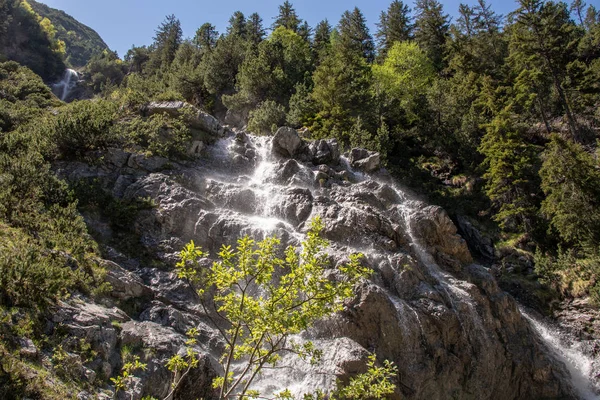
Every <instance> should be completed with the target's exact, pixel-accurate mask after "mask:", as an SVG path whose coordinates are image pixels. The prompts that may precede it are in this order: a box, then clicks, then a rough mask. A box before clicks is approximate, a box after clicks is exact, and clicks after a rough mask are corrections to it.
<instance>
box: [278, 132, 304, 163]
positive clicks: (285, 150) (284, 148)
mask: <svg viewBox="0 0 600 400" xmlns="http://www.w3.org/2000/svg"><path fill="white" fill-rule="evenodd" d="M304 146H305V144H304V142H303V141H302V139H300V136H298V132H297V131H296V130H295V129H293V128H290V127H287V126H282V127H281V128H279V129H278V130H277V133H276V134H275V136H274V137H273V153H274V154H276V155H278V156H281V157H286V158H292V157H294V156H296V155H298V154H300V152H301V151H302V149H303V148H304Z"/></svg>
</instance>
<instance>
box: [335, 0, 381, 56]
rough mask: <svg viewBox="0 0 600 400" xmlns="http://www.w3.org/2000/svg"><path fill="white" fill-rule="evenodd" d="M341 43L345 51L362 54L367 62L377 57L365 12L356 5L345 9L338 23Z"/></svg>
mask: <svg viewBox="0 0 600 400" xmlns="http://www.w3.org/2000/svg"><path fill="white" fill-rule="evenodd" d="M337 29H338V32H339V44H340V46H342V48H343V49H344V51H346V52H352V53H355V54H358V55H360V56H362V57H363V58H364V59H365V60H367V62H373V60H374V59H375V45H374V44H373V38H372V37H371V34H370V33H369V28H368V27H367V22H366V20H365V17H364V16H363V13H362V12H361V11H360V10H359V9H358V7H354V9H353V10H352V12H350V11H344V13H343V14H342V18H341V19H340V22H339V24H338V28H337Z"/></svg>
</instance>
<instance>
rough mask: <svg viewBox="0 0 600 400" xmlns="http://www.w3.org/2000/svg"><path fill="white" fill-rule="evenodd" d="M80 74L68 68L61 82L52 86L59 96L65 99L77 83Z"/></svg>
mask: <svg viewBox="0 0 600 400" xmlns="http://www.w3.org/2000/svg"><path fill="white" fill-rule="evenodd" d="M78 81H79V74H78V73H77V71H75V70H73V69H67V70H66V71H65V73H64V75H63V78H62V80H61V81H60V82H57V83H55V84H54V85H52V87H53V88H54V89H55V90H56V92H57V93H58V95H59V98H60V99H61V100H62V101H64V100H65V99H66V98H67V96H68V95H69V92H70V91H71V90H72V89H73V88H74V87H75V85H77V82H78Z"/></svg>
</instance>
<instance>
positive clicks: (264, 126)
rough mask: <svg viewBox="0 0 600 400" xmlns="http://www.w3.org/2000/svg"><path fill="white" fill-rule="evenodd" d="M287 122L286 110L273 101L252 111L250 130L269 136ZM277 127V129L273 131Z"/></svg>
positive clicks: (249, 121)
mask: <svg viewBox="0 0 600 400" xmlns="http://www.w3.org/2000/svg"><path fill="white" fill-rule="evenodd" d="M284 122H285V108H284V107H283V106H282V105H281V104H277V103H276V102H274V101H273V100H267V101H265V102H263V103H262V104H261V105H260V106H258V108H257V109H256V110H253V111H250V119H249V120H248V130H250V131H251V132H254V133H258V134H262V135H268V134H270V133H272V132H273V131H274V130H276V128H277V127H279V126H281V125H283V123H284ZM273 127H275V129H273Z"/></svg>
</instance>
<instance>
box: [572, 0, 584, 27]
mask: <svg viewBox="0 0 600 400" xmlns="http://www.w3.org/2000/svg"><path fill="white" fill-rule="evenodd" d="M586 6H587V4H586V3H585V1H584V0H573V1H572V2H571V7H570V11H571V12H573V11H574V12H575V15H576V16H577V19H578V20H579V24H580V25H582V26H583V24H584V14H585V13H584V10H585V7H586Z"/></svg>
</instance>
